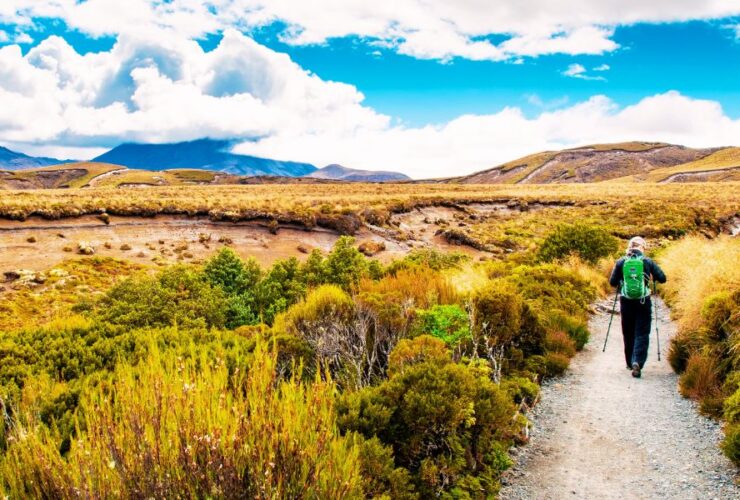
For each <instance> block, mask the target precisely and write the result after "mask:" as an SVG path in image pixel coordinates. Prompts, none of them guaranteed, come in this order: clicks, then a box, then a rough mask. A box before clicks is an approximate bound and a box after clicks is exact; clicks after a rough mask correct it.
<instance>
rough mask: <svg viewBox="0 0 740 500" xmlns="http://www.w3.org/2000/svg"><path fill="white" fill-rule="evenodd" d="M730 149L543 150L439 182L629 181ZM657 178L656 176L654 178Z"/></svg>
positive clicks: (628, 145) (645, 145) (648, 145)
mask: <svg viewBox="0 0 740 500" xmlns="http://www.w3.org/2000/svg"><path fill="white" fill-rule="evenodd" d="M724 149H728V148H705V149H692V148H688V147H686V146H678V145H674V144H666V143H656V142H638V141H634V142H622V143H614V144H594V145H590V146H582V147H577V148H571V149H563V150H560V151H543V152H540V153H535V154H531V155H529V156H525V157H523V158H519V159H517V160H512V161H509V162H507V163H503V164H501V165H497V166H495V167H493V168H489V169H487V170H482V171H480V172H476V173H473V174H470V175H465V176H461V177H451V178H449V179H439V182H444V183H460V184H563V183H589V182H602V181H608V180H619V179H620V178H625V179H627V178H629V179H632V180H642V179H643V178H645V177H646V176H647V175H648V174H650V173H651V172H656V173H657V172H659V171H661V170H662V169H667V168H673V167H676V168H678V166H680V165H683V164H690V163H692V162H696V161H698V160H700V159H702V158H705V157H708V156H710V155H712V154H713V153H716V152H718V151H722V150H724ZM652 177H655V176H652Z"/></svg>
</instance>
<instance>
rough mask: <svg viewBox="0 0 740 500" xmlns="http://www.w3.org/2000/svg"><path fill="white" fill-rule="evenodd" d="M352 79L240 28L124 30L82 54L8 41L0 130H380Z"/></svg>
mask: <svg viewBox="0 0 740 500" xmlns="http://www.w3.org/2000/svg"><path fill="white" fill-rule="evenodd" d="M363 98H364V97H363V95H362V94H361V93H360V92H359V91H358V90H357V89H356V88H355V87H353V86H351V85H347V84H344V83H338V82H331V81H324V80H322V79H320V78H319V77H317V76H316V75H313V74H311V73H309V72H307V71H305V70H303V69H302V68H301V67H300V66H298V65H297V64H295V63H294V62H293V61H291V60H290V58H289V57H288V56H286V55H285V54H280V53H277V52H274V51H272V50H270V49H268V48H267V47H264V46H262V45H260V44H258V43H256V42H255V41H254V40H252V39H250V38H248V37H246V36H244V35H242V34H241V33H238V32H236V31H234V30H227V32H226V33H225V36H224V37H223V39H222V41H221V43H220V44H219V45H218V47H216V48H215V49H214V50H212V51H210V52H204V51H203V50H202V49H201V47H200V46H199V45H198V44H197V43H196V42H194V41H190V40H184V39H181V38H177V37H163V36H160V37H157V38H147V37H132V36H128V35H121V36H120V37H119V39H118V41H117V43H116V44H115V45H114V46H113V48H112V49H111V50H110V51H108V52H100V53H89V54H86V55H80V54H78V53H77V52H76V51H75V50H74V49H73V48H72V47H71V46H70V45H69V44H68V43H67V42H66V41H65V40H64V39H62V38H60V37H56V36H52V37H49V38H48V39H46V40H44V41H43V42H42V43H40V44H39V45H38V46H36V47H34V48H32V49H31V50H30V51H29V52H28V53H27V54H26V55H23V54H22V52H21V50H20V48H19V47H18V46H17V45H10V46H6V47H3V48H0V138H2V139H3V140H4V141H6V142H14V143H23V142H25V143H41V142H58V143H62V144H64V145H66V146H86V145H90V146H95V147H100V146H102V145H113V144H116V143H117V142H120V141H124V140H134V141H145V142H165V141H180V140H189V139H194V138H198V137H204V136H207V137H213V138H233V137H253V138H259V137H263V136H269V135H273V134H275V133H278V132H281V133H291V134H322V133H324V132H326V131H335V130H337V129H339V130H343V131H349V132H352V131H355V130H358V129H362V128H374V129H382V128H384V127H386V126H387V124H388V121H389V118H388V117H386V116H383V115H380V114H378V113H376V112H375V111H373V110H372V109H371V108H368V107H365V106H363V105H362V104H361V102H362V100H363Z"/></svg>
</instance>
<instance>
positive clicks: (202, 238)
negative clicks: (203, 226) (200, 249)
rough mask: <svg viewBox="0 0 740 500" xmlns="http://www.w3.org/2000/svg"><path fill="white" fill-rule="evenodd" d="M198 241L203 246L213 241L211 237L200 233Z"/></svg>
mask: <svg viewBox="0 0 740 500" xmlns="http://www.w3.org/2000/svg"><path fill="white" fill-rule="evenodd" d="M198 241H199V242H200V243H203V244H205V243H208V242H209V241H211V235H210V234H206V233H199V234H198Z"/></svg>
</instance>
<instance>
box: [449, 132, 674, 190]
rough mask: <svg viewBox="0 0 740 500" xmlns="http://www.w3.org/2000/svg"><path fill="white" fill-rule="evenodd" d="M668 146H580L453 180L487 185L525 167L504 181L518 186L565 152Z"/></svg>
mask: <svg viewBox="0 0 740 500" xmlns="http://www.w3.org/2000/svg"><path fill="white" fill-rule="evenodd" d="M666 146H669V144H666V143H660V142H637V141H634V142H618V143H614V144H591V145H588V146H580V147H577V148H571V149H565V150H563V151H543V152H541V153H535V154H532V155H528V156H525V157H522V158H518V159H516V160H513V161H510V162H507V163H504V164H502V165H499V166H497V167H494V168H492V169H489V170H484V171H482V172H478V173H475V174H471V175H468V176H465V177H459V178H456V179H454V180H453V182H463V183H466V184H475V183H485V182H488V181H489V179H490V178H491V177H492V175H491V174H495V173H496V171H500V172H502V173H504V172H510V171H512V170H514V169H516V168H518V167H524V168H523V169H522V170H521V171H519V172H517V173H516V175H511V176H510V177H507V178H505V179H503V182H504V183H507V184H516V183H517V182H519V181H521V180H522V179H524V178H525V177H527V175H529V174H530V173H532V172H533V171H535V170H537V169H538V168H540V167H542V166H543V165H544V164H545V163H547V162H548V161H550V160H552V159H554V158H556V157H557V156H558V154H560V153H563V152H572V151H584V150H594V151H601V152H607V151H629V152H642V151H650V150H651V149H658V148H663V147H666ZM578 166H580V164H574V168H573V170H574V169H575V168H577V167H578ZM502 175H503V174H502Z"/></svg>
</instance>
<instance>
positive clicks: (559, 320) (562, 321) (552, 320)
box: [545, 311, 591, 351]
mask: <svg viewBox="0 0 740 500" xmlns="http://www.w3.org/2000/svg"><path fill="white" fill-rule="evenodd" d="M545 324H546V326H547V327H549V328H554V329H556V330H562V331H564V332H565V333H566V334H568V336H569V337H570V338H571V339H572V340H573V342H575V347H576V350H578V351H580V350H582V349H583V348H584V347H585V346H586V344H587V343H588V340H589V338H590V336H591V334H590V332H589V331H588V327H587V326H586V325H585V324H584V323H583V322H582V321H581V320H578V319H576V318H574V317H572V316H568V315H566V314H564V313H561V312H558V311H551V313H550V314H549V315H547V316H546V320H545Z"/></svg>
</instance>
